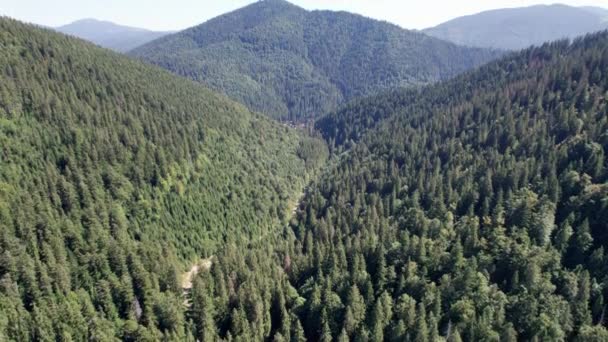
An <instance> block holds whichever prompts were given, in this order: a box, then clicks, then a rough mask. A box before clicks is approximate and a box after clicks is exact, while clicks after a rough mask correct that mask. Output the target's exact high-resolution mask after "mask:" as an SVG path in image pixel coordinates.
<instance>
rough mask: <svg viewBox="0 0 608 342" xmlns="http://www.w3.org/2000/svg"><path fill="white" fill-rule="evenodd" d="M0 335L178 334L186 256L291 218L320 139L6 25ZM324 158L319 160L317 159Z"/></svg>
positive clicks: (115, 60) (115, 59) (1, 60)
mask: <svg viewBox="0 0 608 342" xmlns="http://www.w3.org/2000/svg"><path fill="white" fill-rule="evenodd" d="M0 65H2V66H3V67H2V68H1V69H0V146H2V148H1V149H0V150H1V153H0V340H2V341H5V340H6V341H12V340H18V341H27V340H36V341H56V340H61V341H71V340H73V341H87V340H89V341H91V340H97V341H111V340H116V339H120V340H138V341H141V340H146V341H149V340H161V339H165V340H184V339H186V337H187V336H190V335H191V332H190V331H187V330H186V324H185V318H184V315H185V308H184V307H183V305H182V303H183V298H182V289H181V288H180V284H181V283H180V281H181V279H180V278H181V277H180V275H181V273H182V271H184V270H186V269H188V268H190V260H199V259H200V258H203V257H206V256H210V255H212V254H214V253H218V252H219V251H221V250H222V249H223V246H225V245H226V244H237V245H239V246H246V245H247V244H249V243H254V242H257V241H259V238H260V237H262V236H265V235H273V234H272V233H273V231H274V230H275V229H276V227H277V226H279V225H280V224H281V223H282V222H285V221H286V220H287V219H288V218H289V215H290V213H291V210H292V208H291V206H290V204H289V203H291V202H293V201H294V200H296V199H297V196H299V194H300V193H301V191H302V188H303V187H304V185H305V184H306V182H307V178H308V177H309V176H310V175H311V174H312V173H313V172H314V170H315V169H316V168H318V167H319V166H320V165H321V164H322V162H323V159H322V158H323V151H324V149H325V147H324V145H323V143H322V142H321V141H319V140H316V139H312V138H308V137H305V136H303V135H301V134H300V133H298V132H296V131H294V130H291V129H289V128H287V127H285V126H283V125H280V124H278V123H274V122H273V121H271V120H270V119H267V118H265V117H262V116H260V115H258V114H253V113H251V112H250V111H248V110H247V109H246V108H245V107H243V106H242V105H240V104H237V103H235V102H233V101H231V100H228V99H227V98H225V97H224V96H222V95H217V94H215V93H213V92H211V91H209V90H207V88H205V87H202V86H200V85H199V84H196V83H194V82H191V81H188V80H184V79H181V78H178V77H175V76H173V75H171V74H169V73H168V72H166V71H163V70H162V69H159V68H156V67H151V66H148V65H144V64H143V63H139V62H136V61H133V60H131V59H130V58H127V57H124V56H120V55H118V54H116V53H113V52H111V51H108V50H105V49H100V48H97V47H95V46H93V45H92V44H88V43H85V42H83V41H81V40H77V39H73V38H70V37H66V36H64V35H61V34H58V33H54V32H52V31H47V30H43V29H40V28H36V27H34V26H29V25H25V24H21V23H19V22H16V21H13V20H10V19H6V18H0ZM326 153H327V152H325V154H326Z"/></svg>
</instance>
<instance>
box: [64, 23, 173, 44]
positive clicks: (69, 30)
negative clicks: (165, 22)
mask: <svg viewBox="0 0 608 342" xmlns="http://www.w3.org/2000/svg"><path fill="white" fill-rule="evenodd" d="M55 29H56V30H57V31H59V32H62V33H65V34H69V35H72V36H75V37H78V38H82V39H85V40H88V41H91V42H93V43H95V44H97V45H99V46H102V47H105V48H108V49H112V50H115V51H119V52H126V51H129V50H131V49H134V48H136V47H138V46H140V45H143V44H146V43H148V42H150V41H152V40H154V39H157V38H160V37H162V36H164V35H166V34H169V33H171V32H156V31H149V30H146V29H141V28H136V27H129V26H122V25H118V24H114V23H112V22H109V21H100V20H96V19H82V20H78V21H75V22H73V23H70V24H67V25H64V26H60V27H57V28H55Z"/></svg>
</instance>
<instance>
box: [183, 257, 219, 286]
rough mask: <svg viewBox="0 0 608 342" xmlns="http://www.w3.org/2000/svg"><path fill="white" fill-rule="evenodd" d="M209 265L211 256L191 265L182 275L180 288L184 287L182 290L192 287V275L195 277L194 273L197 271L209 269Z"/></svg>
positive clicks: (211, 259)
mask: <svg viewBox="0 0 608 342" xmlns="http://www.w3.org/2000/svg"><path fill="white" fill-rule="evenodd" d="M211 266H213V256H211V257H209V258H207V259H203V260H201V261H199V262H198V263H196V264H194V265H192V267H191V268H190V270H189V271H188V272H186V273H184V274H183V275H182V289H184V290H190V289H192V282H193V280H194V277H196V275H197V274H198V272H200V271H209V270H210V269H211Z"/></svg>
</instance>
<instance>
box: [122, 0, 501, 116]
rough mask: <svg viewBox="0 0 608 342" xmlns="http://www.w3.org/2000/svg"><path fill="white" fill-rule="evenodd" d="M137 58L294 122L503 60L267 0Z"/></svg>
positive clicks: (352, 17) (341, 14)
mask: <svg viewBox="0 0 608 342" xmlns="http://www.w3.org/2000/svg"><path fill="white" fill-rule="evenodd" d="M131 54H132V55H133V56H136V57H138V58H141V59H142V60H145V61H148V62H150V63H153V64H156V65H159V66H161V67H163V68H166V69H168V70H170V71H172V72H174V73H176V74H178V75H181V76H185V77H188V78H191V79H193V80H196V81H199V82H201V83H204V84H206V85H208V86H210V87H211V88H212V89H215V90H218V91H221V92H223V93H225V94H227V95H228V96H230V97H232V98H233V99H236V100H237V101H239V102H241V103H244V104H245V105H247V106H248V107H249V108H250V109H252V110H254V111H258V112H262V113H266V114H268V115H270V116H272V117H274V118H279V119H284V120H294V121H303V120H306V119H310V118H315V117H318V116H320V115H323V114H325V113H327V112H329V111H331V110H333V109H335V108H337V106H338V105H340V104H343V103H344V102H346V101H349V100H351V99H353V98H356V97H359V96H362V95H366V94H373V93H376V92H378V91H381V90H383V89H387V88H392V87H406V86H411V85H419V84H425V83H429V82H434V81H438V80H442V79H446V78H449V77H452V76H454V75H456V74H458V73H461V72H463V71H465V70H467V69H470V68H473V67H475V66H477V65H479V64H482V63H484V62H486V61H488V60H490V59H492V58H494V57H496V56H498V53H496V52H491V51H487V50H480V49H470V48H464V47H459V46H456V45H453V44H450V43H446V42H443V41H440V40H437V39H434V38H430V37H428V36H426V35H424V34H421V33H417V32H413V31H408V30H404V29H401V28H399V27H397V26H395V25H391V24H389V23H386V22H379V21H375V20H372V19H368V18H364V17H361V16H358V15H354V14H350V13H345V12H329V11H312V12H310V11H306V10H304V9H302V8H299V7H297V6H294V5H292V4H290V3H288V2H286V1H283V0H265V1H258V2H256V3H254V4H252V5H250V6H247V7H244V8H242V9H239V10H237V11H234V12H231V13H228V14H225V15H222V16H220V17H217V18H215V19H212V20H209V21H208V22H206V23H204V24H202V25H199V26H196V27H193V28H190V29H187V30H185V31H182V32H179V33H176V34H173V35H169V36H166V37H163V38H162V39H159V40H156V41H154V42H152V43H150V44H146V45H144V46H142V47H140V48H138V49H135V50H134V51H132V52H131Z"/></svg>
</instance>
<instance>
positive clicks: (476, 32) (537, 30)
mask: <svg viewBox="0 0 608 342" xmlns="http://www.w3.org/2000/svg"><path fill="white" fill-rule="evenodd" d="M602 10H603V11H606V10H605V9H602V8H589V7H587V8H585V7H572V6H568V5H563V4H553V5H534V6H529V7H516V8H504V9H495V10H489V11H484V12H480V13H476V14H471V15H466V16H463V17H458V18H454V19H451V20H449V21H447V22H444V23H442V24H439V25H437V26H435V27H431V28H427V29H424V30H422V32H424V33H426V34H429V35H431V36H434V37H437V38H440V39H444V40H447V41H451V42H454V43H456V44H460V45H464V46H474V47H484V48H496V49H507V50H518V49H523V48H526V47H529V46H531V45H541V44H542V43H545V42H549V41H554V40H558V39H563V38H570V39H572V38H575V37H577V36H581V35H585V34H587V33H593V32H596V31H601V30H604V29H606V28H608V24H606V21H605V19H606V13H604V14H601V12H603V11H602ZM607 13H608V12H607ZM564 23H568V25H564Z"/></svg>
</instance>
